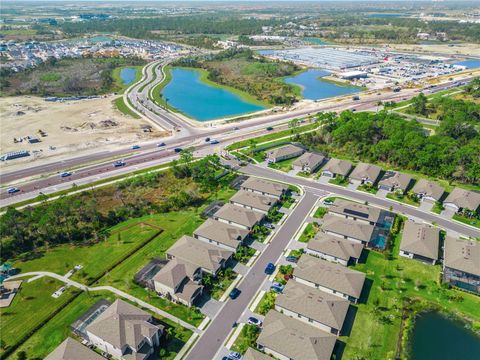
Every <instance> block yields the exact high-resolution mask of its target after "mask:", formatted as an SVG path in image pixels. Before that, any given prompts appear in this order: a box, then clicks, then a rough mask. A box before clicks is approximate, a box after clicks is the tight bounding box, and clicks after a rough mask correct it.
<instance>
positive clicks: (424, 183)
mask: <svg viewBox="0 0 480 360" xmlns="http://www.w3.org/2000/svg"><path fill="white" fill-rule="evenodd" d="M412 192H413V193H414V194H415V195H417V197H418V198H419V199H420V200H421V201H428V202H431V203H434V202H436V201H439V200H440V199H441V198H442V195H443V193H444V192H445V190H444V189H443V188H442V187H441V186H440V185H438V184H437V183H436V182H434V181H430V180H425V179H420V180H418V181H417V183H416V184H415V186H414V187H413V189H412Z"/></svg>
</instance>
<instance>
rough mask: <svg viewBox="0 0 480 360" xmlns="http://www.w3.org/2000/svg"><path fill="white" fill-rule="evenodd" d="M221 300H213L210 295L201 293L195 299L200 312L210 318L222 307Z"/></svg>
mask: <svg viewBox="0 0 480 360" xmlns="http://www.w3.org/2000/svg"><path fill="white" fill-rule="evenodd" d="M222 304H223V303H222V302H221V301H218V300H215V299H213V298H211V297H210V295H207V294H203V295H202V297H201V298H200V299H199V300H198V301H197V307H198V308H199V310H200V312H201V313H202V314H203V315H205V316H208V317H209V318H210V319H212V318H213V317H215V315H217V312H218V311H219V310H220V308H221V307H222Z"/></svg>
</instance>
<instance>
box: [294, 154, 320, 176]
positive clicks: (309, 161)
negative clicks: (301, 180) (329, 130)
mask: <svg viewBox="0 0 480 360" xmlns="http://www.w3.org/2000/svg"><path fill="white" fill-rule="evenodd" d="M324 161H325V156H323V155H322V154H316V153H311V152H306V153H304V154H303V155H302V156H300V157H299V158H298V159H297V160H295V161H294V162H293V164H292V165H293V170H297V171H304V172H307V173H309V174H311V173H314V172H315V171H317V169H318V168H319V167H320V166H322V164H323V163H324Z"/></svg>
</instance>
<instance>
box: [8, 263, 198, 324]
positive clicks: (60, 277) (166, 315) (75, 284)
mask: <svg viewBox="0 0 480 360" xmlns="http://www.w3.org/2000/svg"><path fill="white" fill-rule="evenodd" d="M25 276H36V277H38V276H49V277H51V278H54V279H57V280H59V281H61V282H63V283H65V284H67V285H69V286H73V287H76V288H77V289H80V290H83V291H110V292H112V293H114V294H115V295H118V296H120V297H122V298H124V299H127V300H130V301H132V302H134V303H136V304H138V305H140V306H142V307H144V308H146V309H148V310H150V311H152V312H154V313H156V314H158V315H160V316H162V317H164V318H167V319H169V320H171V321H173V322H174V323H176V324H179V325H181V326H183V327H184V328H186V329H189V330H191V331H193V332H196V333H201V331H200V330H199V329H197V328H196V327H195V326H193V325H191V324H189V323H187V322H185V321H183V320H181V319H179V318H177V317H176V316H173V315H172V314H170V313H168V312H166V311H163V310H161V309H159V308H157V307H155V306H153V305H150V304H149V303H147V302H145V301H143V300H140V299H138V298H136V297H135V296H132V295H130V294H127V293H126V292H124V291H122V290H119V289H117V288H114V287H112V286H96V287H88V286H86V285H83V284H80V283H79V282H76V281H74V280H71V279H69V278H67V277H65V276H63V275H58V274H56V273H53V272H48V271H32V272H27V273H23V274H18V275H14V276H11V277H9V278H8V280H12V279H16V278H20V277H25Z"/></svg>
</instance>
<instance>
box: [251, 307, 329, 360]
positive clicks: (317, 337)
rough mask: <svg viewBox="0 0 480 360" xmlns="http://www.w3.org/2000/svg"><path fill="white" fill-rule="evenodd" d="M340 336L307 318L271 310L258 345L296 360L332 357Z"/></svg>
mask: <svg viewBox="0 0 480 360" xmlns="http://www.w3.org/2000/svg"><path fill="white" fill-rule="evenodd" d="M335 342H336V336H335V335H332V334H329V333H327V332H325V331H322V330H320V329H318V328H316V327H314V326H312V325H309V324H306V323H304V322H303V321H300V320H297V319H292V318H291V317H289V316H287V315H283V314H281V313H279V312H277V311H274V310H270V311H269V312H268V314H267V316H266V317H265V321H264V322H263V329H262V332H261V333H260V336H259V337H258V339H257V344H260V345H262V346H265V347H267V348H269V349H271V350H273V351H275V352H277V353H280V354H282V355H284V356H286V357H287V358H290V359H293V360H328V359H330V357H331V355H332V351H333V348H334V346H335Z"/></svg>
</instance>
